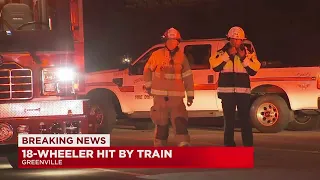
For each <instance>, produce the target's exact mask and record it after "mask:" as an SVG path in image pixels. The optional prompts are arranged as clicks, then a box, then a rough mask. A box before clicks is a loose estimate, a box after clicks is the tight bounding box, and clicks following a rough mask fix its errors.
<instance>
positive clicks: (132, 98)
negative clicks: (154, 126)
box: [124, 46, 161, 111]
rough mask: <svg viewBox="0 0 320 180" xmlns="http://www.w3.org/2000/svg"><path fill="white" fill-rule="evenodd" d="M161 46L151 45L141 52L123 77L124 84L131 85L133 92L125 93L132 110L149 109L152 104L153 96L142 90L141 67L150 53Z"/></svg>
mask: <svg viewBox="0 0 320 180" xmlns="http://www.w3.org/2000/svg"><path fill="white" fill-rule="evenodd" d="M159 48H161V46H157V47H153V48H151V49H149V50H148V51H146V52H145V53H144V54H142V55H141V56H140V57H139V58H138V60H137V61H135V62H134V63H133V64H132V65H131V66H130V68H129V74H128V75H127V76H126V77H125V78H124V84H125V86H133V87H134V92H130V93H127V94H126V97H127V102H126V104H128V106H129V107H130V108H131V109H132V110H133V111H150V108H151V106H152V105H153V98H152V96H151V97H150V96H149V95H148V94H146V93H145V92H144V89H143V85H144V80H143V69H144V66H145V65H146V63H147V61H148V60H149V58H150V56H151V54H152V53H153V52H154V51H156V50H158V49H159Z"/></svg>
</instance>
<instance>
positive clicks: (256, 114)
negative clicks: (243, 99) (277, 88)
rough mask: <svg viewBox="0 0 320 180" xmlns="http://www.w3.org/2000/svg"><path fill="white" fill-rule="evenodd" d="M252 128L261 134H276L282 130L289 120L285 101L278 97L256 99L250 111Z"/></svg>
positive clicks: (267, 96)
mask: <svg viewBox="0 0 320 180" xmlns="http://www.w3.org/2000/svg"><path fill="white" fill-rule="evenodd" d="M250 117H251V121H252V124H253V126H254V127H255V128H256V129H257V130H258V131H260V132H262V133H277V132H280V131H282V130H284V129H285V128H286V127H287V125H288V123H289V118H290V109H289V107H288V105H287V103H286V101H285V100H284V99H283V98H282V97H280V96H278V95H264V96H261V97H259V98H257V99H256V100H255V101H254V102H253V104H252V105H251V109H250Z"/></svg>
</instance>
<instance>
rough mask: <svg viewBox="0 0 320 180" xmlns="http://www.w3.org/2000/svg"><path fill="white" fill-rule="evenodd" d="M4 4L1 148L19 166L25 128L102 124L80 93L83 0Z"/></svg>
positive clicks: (91, 128)
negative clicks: (19, 145) (19, 146)
mask: <svg viewBox="0 0 320 180" xmlns="http://www.w3.org/2000/svg"><path fill="white" fill-rule="evenodd" d="M0 8H1V9H0V11H1V23H0V25H1V27H0V28H1V30H0V152H1V155H2V156H6V157H7V159H8V161H9V162H10V164H11V165H12V167H17V162H18V161H17V135H18V134H19V133H30V134H31V133H32V134H39V133H45V134H78V133H83V134H84V133H95V132H97V131H96V130H95V128H96V127H97V126H95V123H94V122H96V121H95V119H94V118H91V117H94V116H91V117H90V116H89V107H90V106H89V103H88V100H86V99H83V98H80V97H79V96H78V94H80V92H82V91H84V85H83V83H82V82H84V78H83V74H84V51H83V46H84V44H83V26H82V13H80V14H79V12H82V0H18V1H7V0H0ZM91 120H93V123H90V122H91ZM89 121H90V122H89ZM100 132H101V131H100Z"/></svg>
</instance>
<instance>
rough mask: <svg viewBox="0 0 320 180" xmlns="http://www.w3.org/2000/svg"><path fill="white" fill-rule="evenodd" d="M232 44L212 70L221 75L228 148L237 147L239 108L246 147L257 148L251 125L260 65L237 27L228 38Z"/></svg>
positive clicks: (214, 60) (218, 56)
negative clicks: (253, 86)
mask: <svg viewBox="0 0 320 180" xmlns="http://www.w3.org/2000/svg"><path fill="white" fill-rule="evenodd" d="M227 38H228V40H229V42H228V43H227V44H226V45H225V46H224V47H223V48H222V49H220V50H218V51H217V52H216V53H215V54H214V55H213V56H212V57H211V58H210V60H209V62H210V66H211V68H212V69H213V70H214V71H215V72H220V73H219V80H218V90H217V91H218V97H219V98H220V99H221V100H222V108H223V113H224V119H225V128H224V145H225V146H236V143H235V141H234V124H235V115H236V108H237V110H238V115H239V120H240V123H241V126H242V127H241V135H242V142H243V145H244V146H253V134H252V127H251V121H250V95H251V85H250V76H254V75H256V73H257V72H258V70H259V69H260V66H261V64H260V62H259V60H258V58H257V55H256V53H255V51H254V49H253V47H251V45H250V44H248V43H247V44H246V43H245V40H246V38H245V33H244V31H243V29H242V28H240V27H233V28H231V29H230V30H229V32H228V34H227Z"/></svg>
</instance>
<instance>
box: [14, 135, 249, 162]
mask: <svg viewBox="0 0 320 180" xmlns="http://www.w3.org/2000/svg"><path fill="white" fill-rule="evenodd" d="M18 146H19V168H253V166H254V155H253V148H245V147H237V148H226V147H161V148H159V147H157V148H155V147H110V135H109V134H77V135H75V134H73V135H72V134H70V135H67V134H59V135H58V134H19V137H18Z"/></svg>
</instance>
